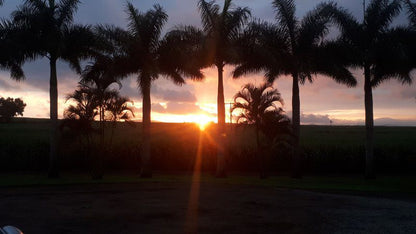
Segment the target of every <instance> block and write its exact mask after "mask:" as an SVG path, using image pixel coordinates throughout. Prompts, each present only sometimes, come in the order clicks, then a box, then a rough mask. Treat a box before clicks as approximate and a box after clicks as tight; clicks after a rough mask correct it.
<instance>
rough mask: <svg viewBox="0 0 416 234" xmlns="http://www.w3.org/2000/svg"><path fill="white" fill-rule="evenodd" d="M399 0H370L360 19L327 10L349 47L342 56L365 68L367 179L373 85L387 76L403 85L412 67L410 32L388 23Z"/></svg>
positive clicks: (371, 173) (371, 165) (371, 175)
mask: <svg viewBox="0 0 416 234" xmlns="http://www.w3.org/2000/svg"><path fill="white" fill-rule="evenodd" d="M400 1H401V0H393V1H390V0H372V1H371V2H370V3H369V5H368V7H367V9H366V10H365V14H364V21H363V22H359V21H358V20H357V19H355V18H354V17H353V16H352V15H351V14H350V13H349V12H348V11H346V10H345V9H342V8H338V7H336V6H334V5H332V6H331V8H332V9H331V10H330V11H329V12H330V14H331V15H332V18H333V20H334V21H335V23H337V24H338V26H339V27H340V29H341V32H342V35H341V39H342V40H343V41H344V42H345V43H346V44H347V45H348V46H349V50H348V53H346V54H345V56H346V57H347V58H348V59H349V62H350V64H351V66H352V67H355V68H362V69H363V70H364V96H365V98H364V104H365V126H366V144H365V148H366V153H365V161H366V166H365V177H366V178H368V179H371V178H374V177H375V171H374V152H373V141H374V139H373V138H374V133H373V132H374V114H373V94H372V92H373V88H376V87H377V86H379V85H380V84H381V83H382V82H384V81H386V80H389V79H397V80H399V81H400V82H402V83H403V84H405V83H408V84H410V83H411V77H410V75H409V73H410V71H411V70H412V68H413V66H412V64H411V59H409V57H410V56H409V54H408V53H407V51H406V50H407V48H406V44H407V43H404V42H405V40H407V39H408V38H409V35H410V31H409V29H407V28H403V27H392V25H391V24H392V21H393V19H394V18H395V17H396V16H397V15H398V14H399V13H400V10H401V3H400Z"/></svg>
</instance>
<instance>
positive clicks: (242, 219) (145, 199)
mask: <svg viewBox="0 0 416 234" xmlns="http://www.w3.org/2000/svg"><path fill="white" fill-rule="evenodd" d="M198 191H199V192H198ZM191 194H192V195H191ZM198 194H199V203H197V202H196V201H198V199H197V198H198ZM196 204H198V206H196ZM415 220H416V203H415V202H414V201H412V200H407V201H406V200H395V199H385V198H374V197H359V196H348V195H331V194H324V193H315V192H307V191H299V190H287V189H277V188H270V187H257V186H249V185H222V184H209V183H206V184H205V183H204V184H201V186H200V188H199V189H198V184H194V186H193V188H191V186H189V185H186V184H182V183H150V182H149V183H138V184H137V183H136V184H101V185H100V184H97V185H66V186H49V187H26V188H0V225H1V226H4V225H15V226H17V227H19V228H21V229H22V230H23V231H24V232H25V233H334V232H336V233H416V222H415Z"/></svg>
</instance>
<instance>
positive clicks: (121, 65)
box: [101, 3, 203, 177]
mask: <svg viewBox="0 0 416 234" xmlns="http://www.w3.org/2000/svg"><path fill="white" fill-rule="evenodd" d="M127 13H128V21H129V22H128V31H124V30H122V29H119V28H115V27H102V29H101V31H102V33H103V35H105V36H108V37H109V38H112V39H113V40H114V41H115V44H116V45H117V46H118V47H119V49H118V54H117V55H116V56H115V58H114V68H116V69H115V74H117V77H126V76H128V75H132V74H135V75H137V84H138V86H139V87H140V91H141V94H142V97H143V116H142V119H143V132H142V154H141V157H142V168H141V177H151V176H152V171H151V165H150V137H151V135H150V123H151V100H150V88H151V84H152V82H153V81H154V80H156V79H158V78H159V76H165V77H166V78H169V79H171V80H172V81H173V82H174V83H175V84H178V85H181V84H183V83H184V82H185V80H184V78H183V76H189V77H191V78H193V79H202V78H203V74H202V73H201V71H200V69H199V67H198V66H194V64H193V63H191V62H190V61H188V60H189V57H188V56H189V54H188V53H189V52H192V51H193V50H192V46H190V47H189V46H187V45H188V43H184V42H186V41H187V40H188V39H189V38H188V37H186V35H184V34H181V33H178V31H177V30H173V31H172V32H170V33H167V34H166V35H165V37H164V38H163V39H161V34H162V29H163V26H164V25H165V23H166V21H167V19H168V15H167V14H166V12H165V11H164V10H163V9H162V7H161V6H159V5H154V7H153V9H152V10H149V11H147V12H145V13H141V12H139V11H138V10H137V9H135V8H134V6H133V5H132V4H131V3H128V4H127ZM184 46H185V48H184Z"/></svg>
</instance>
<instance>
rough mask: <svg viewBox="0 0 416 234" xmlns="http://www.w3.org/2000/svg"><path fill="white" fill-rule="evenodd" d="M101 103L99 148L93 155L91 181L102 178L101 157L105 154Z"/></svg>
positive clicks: (102, 164) (102, 165)
mask: <svg viewBox="0 0 416 234" xmlns="http://www.w3.org/2000/svg"><path fill="white" fill-rule="evenodd" d="M103 106H104V105H103V101H102V100H101V104H100V148H99V150H98V151H97V152H95V153H94V159H93V164H95V166H94V168H93V172H92V179H93V180H101V179H102V178H103V171H104V162H103V160H104V159H103V157H104V155H105V153H106V150H105V143H104V107H103Z"/></svg>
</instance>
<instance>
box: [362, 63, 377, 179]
mask: <svg viewBox="0 0 416 234" xmlns="http://www.w3.org/2000/svg"><path fill="white" fill-rule="evenodd" d="M364 79H365V83H364V96H365V98H364V105H365V133H366V138H365V140H366V141H365V178H366V179H374V178H375V172H374V151H373V140H374V139H373V137H374V114H373V88H372V87H371V77H370V68H369V67H368V66H365V67H364Z"/></svg>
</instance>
